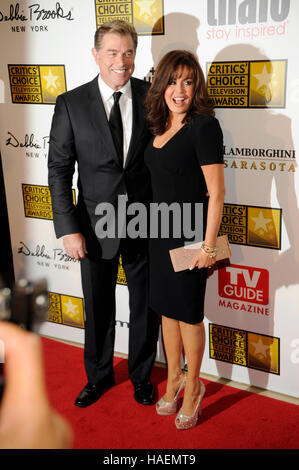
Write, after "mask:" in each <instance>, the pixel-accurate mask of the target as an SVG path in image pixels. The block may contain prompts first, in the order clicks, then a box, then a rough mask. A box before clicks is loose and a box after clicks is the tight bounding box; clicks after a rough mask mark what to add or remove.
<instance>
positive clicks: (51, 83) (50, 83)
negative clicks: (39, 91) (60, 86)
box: [44, 69, 59, 90]
mask: <svg viewBox="0 0 299 470" xmlns="http://www.w3.org/2000/svg"><path fill="white" fill-rule="evenodd" d="M58 78H59V76H58V75H53V74H52V70H51V69H49V72H48V75H45V76H44V79H45V80H46V82H47V86H46V88H47V90H48V89H49V88H57V85H56V80H57V79H58Z"/></svg>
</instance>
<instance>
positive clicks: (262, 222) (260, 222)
mask: <svg viewBox="0 0 299 470" xmlns="http://www.w3.org/2000/svg"><path fill="white" fill-rule="evenodd" d="M251 220H253V221H254V222H255V227H254V231H255V232H257V231H258V230H259V229H262V230H264V232H268V228H267V224H268V223H269V222H272V219H266V218H265V217H264V214H263V212H262V211H260V213H259V215H258V217H251Z"/></svg>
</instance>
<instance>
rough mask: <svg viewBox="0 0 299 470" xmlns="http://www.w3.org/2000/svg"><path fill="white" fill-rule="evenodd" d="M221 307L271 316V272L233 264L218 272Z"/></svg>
mask: <svg viewBox="0 0 299 470" xmlns="http://www.w3.org/2000/svg"><path fill="white" fill-rule="evenodd" d="M218 294H219V296H220V297H222V299H220V300H219V306H220V307H223V308H230V309H232V310H239V311H244V312H249V313H255V314H259V315H265V316H266V317H267V316H269V309H268V308H266V307H265V305H268V304H269V271H268V270H267V269H261V268H255V267H251V266H239V265H237V264H231V265H230V266H226V267H223V268H221V269H219V270H218Z"/></svg>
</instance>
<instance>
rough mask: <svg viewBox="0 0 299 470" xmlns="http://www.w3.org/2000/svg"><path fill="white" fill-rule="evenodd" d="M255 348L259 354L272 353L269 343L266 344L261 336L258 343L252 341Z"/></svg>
mask: <svg viewBox="0 0 299 470" xmlns="http://www.w3.org/2000/svg"><path fill="white" fill-rule="evenodd" d="M251 344H252V345H253V347H254V349H255V351H254V352H255V355H256V356H258V355H259V354H260V355H261V356H262V357H265V358H266V357H267V356H268V354H269V353H270V347H269V346H268V345H267V344H264V343H263V341H262V340H261V338H259V340H258V342H257V343H254V342H251Z"/></svg>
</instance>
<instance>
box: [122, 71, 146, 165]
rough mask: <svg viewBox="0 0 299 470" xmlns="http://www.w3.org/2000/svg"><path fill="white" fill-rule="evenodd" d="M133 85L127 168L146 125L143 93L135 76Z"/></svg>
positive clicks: (132, 79) (132, 80)
mask: <svg viewBox="0 0 299 470" xmlns="http://www.w3.org/2000/svg"><path fill="white" fill-rule="evenodd" d="M131 87H132V135H131V140H130V145H129V149H128V153H127V158H126V162H125V168H127V166H128V164H129V163H130V160H131V159H132V157H133V155H134V150H135V148H136V145H137V143H138V140H139V137H140V135H141V132H142V130H143V127H144V110H143V104H142V103H143V99H144V97H143V95H142V94H140V91H139V89H138V86H137V83H136V82H135V80H134V78H131Z"/></svg>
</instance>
